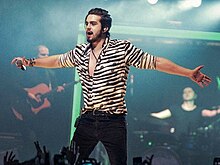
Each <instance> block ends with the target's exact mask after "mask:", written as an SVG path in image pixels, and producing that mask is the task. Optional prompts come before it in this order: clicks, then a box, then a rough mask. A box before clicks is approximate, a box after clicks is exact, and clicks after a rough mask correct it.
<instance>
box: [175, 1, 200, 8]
mask: <svg viewBox="0 0 220 165" xmlns="http://www.w3.org/2000/svg"><path fill="white" fill-rule="evenodd" d="M201 4H202V0H184V1H179V8H180V9H182V10H189V9H191V8H193V7H199V6H201Z"/></svg>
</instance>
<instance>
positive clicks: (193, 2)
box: [191, 0, 202, 7]
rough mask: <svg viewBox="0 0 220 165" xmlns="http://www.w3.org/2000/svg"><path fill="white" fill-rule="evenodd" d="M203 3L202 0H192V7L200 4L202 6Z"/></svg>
mask: <svg viewBox="0 0 220 165" xmlns="http://www.w3.org/2000/svg"><path fill="white" fill-rule="evenodd" d="M201 4H202V0H194V1H191V5H192V7H199V6H201Z"/></svg>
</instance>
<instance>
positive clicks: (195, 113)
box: [151, 87, 220, 135]
mask: <svg viewBox="0 0 220 165" xmlns="http://www.w3.org/2000/svg"><path fill="white" fill-rule="evenodd" d="M182 97H183V102H182V104H181V105H173V106H170V108H168V109H165V110H163V111H160V112H153V113H151V116H153V117H156V118H159V119H166V118H171V117H172V118H173V120H174V128H176V129H175V130H173V131H175V132H176V133H177V134H178V135H182V134H185V135H186V134H188V135H189V134H191V133H192V132H193V131H197V130H196V129H198V128H199V127H201V126H202V122H204V121H202V120H203V118H202V117H212V116H215V115H217V114H218V113H220V110H208V109H204V108H202V107H200V106H198V105H196V104H195V100H196V98H197V94H196V93H195V91H194V90H193V89H192V88H191V87H186V88H184V89H183V95H182Z"/></svg>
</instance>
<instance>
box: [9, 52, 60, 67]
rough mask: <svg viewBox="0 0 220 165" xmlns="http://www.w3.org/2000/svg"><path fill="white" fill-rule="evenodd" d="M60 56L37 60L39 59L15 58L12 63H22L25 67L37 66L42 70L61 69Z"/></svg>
mask: <svg viewBox="0 0 220 165" xmlns="http://www.w3.org/2000/svg"><path fill="white" fill-rule="evenodd" d="M59 56H60V55H53V56H49V57H44V58H37V59H25V58H24V57H15V58H14V59H13V60H12V61H11V63H12V64H16V65H17V61H21V62H22V64H23V65H24V66H35V67H41V68H61V67H62V66H61V64H60V61H59ZM17 66H18V65H17ZM18 67H21V66H18Z"/></svg>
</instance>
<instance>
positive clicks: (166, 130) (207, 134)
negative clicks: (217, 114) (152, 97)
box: [131, 117, 220, 165]
mask: <svg viewBox="0 0 220 165" xmlns="http://www.w3.org/2000/svg"><path fill="white" fill-rule="evenodd" d="M219 122H220V119H217V120H215V121H214V122H211V123H208V124H206V125H204V126H201V127H199V128H197V129H196V130H195V131H194V132H190V133H189V134H185V135H181V136H180V135H179V136H177V135H175V133H174V131H173V128H171V127H170V125H169V123H168V122H166V121H164V120H161V119H156V118H154V117H149V118H147V119H146V120H144V121H140V120H139V121H136V124H137V123H139V125H137V127H138V128H136V129H134V130H133V137H135V138H132V139H131V140H132V141H133V140H134V139H135V140H134V143H136V144H135V145H134V146H135V147H134V146H133V149H134V150H135V148H136V149H139V151H137V150H136V151H137V152H136V153H135V154H136V155H137V154H139V155H140V154H141V155H142V156H143V157H145V156H147V157H150V156H151V155H154V158H153V160H154V164H153V165H157V164H158V165H163V164H164V165H167V164H169V165H195V164H204V165H206V164H210V162H212V159H214V157H215V156H217V155H220V146H219V144H220V136H219V132H220V127H219V124H220V123H219ZM140 125H141V126H140ZM143 125H145V126H146V127H145V129H144V126H143ZM201 162H202V163H201Z"/></svg>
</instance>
